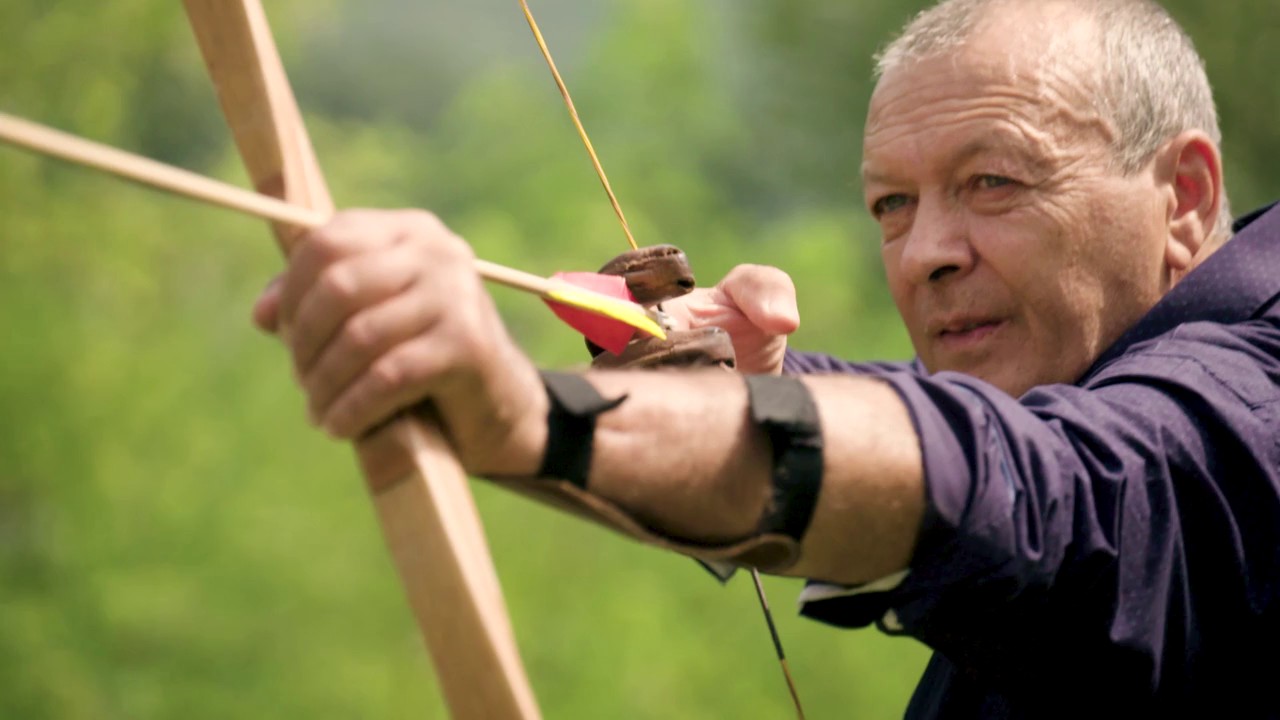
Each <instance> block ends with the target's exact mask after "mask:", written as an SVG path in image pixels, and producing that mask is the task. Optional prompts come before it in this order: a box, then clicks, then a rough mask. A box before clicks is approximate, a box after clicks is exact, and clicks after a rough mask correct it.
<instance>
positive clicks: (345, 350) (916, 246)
mask: <svg viewBox="0 0 1280 720" xmlns="http://www.w3.org/2000/svg"><path fill="white" fill-rule="evenodd" d="M1218 142H1219V135H1218V130H1217V121H1216V117H1215V112H1214V109H1213V103H1212V98H1211V96H1210V92H1209V89H1208V84H1207V81H1206V80H1205V77H1204V72H1203V68H1202V65H1201V62H1200V60H1199V58H1198V57H1197V56H1196V54H1195V51H1194V49H1193V48H1192V47H1191V45H1190V42H1189V41H1188V40H1187V39H1186V37H1185V35H1184V34H1183V33H1182V32H1181V30H1180V29H1178V28H1177V26H1176V25H1175V24H1174V23H1173V22H1172V21H1171V20H1170V19H1169V18H1168V16H1167V15H1166V14H1165V13H1164V12H1163V11H1162V10H1161V9H1160V8H1159V7H1158V6H1156V5H1154V4H1152V3H1149V2H1147V1H1146V0H1099V1H1090V0H1035V1H1032V0H950V2H943V3H942V4H940V5H939V6H937V7H935V8H934V9H932V10H930V11H928V12H926V13H924V14H922V15H921V16H920V17H918V18H916V19H915V20H914V21H913V22H912V24H911V25H909V26H908V28H907V29H906V31H905V32H904V34H903V35H902V37H901V38H899V39H898V40H897V41H896V42H895V43H893V44H892V45H891V46H890V47H889V48H888V50H886V52H885V53H884V54H883V55H882V57H881V61H880V79H879V83H878V85H877V87H876V90H875V93H874V96H873V98H872V102H871V107H870V110H869V114H868V118H867V125H866V133H865V141H864V157H863V177H864V187H865V193H866V201H867V207H868V209H869V210H870V212H871V213H872V214H873V215H874V216H875V217H876V219H877V220H878V221H879V223H880V225H881V228H882V232H883V256H884V262H885V269H886V273H887V275H888V279H889V286H890V289H891V291H892V293H893V297H894V301H895V303H896V304H897V306H898V309H899V311H900V313H901V315H902V317H903V320H904V322H905V323H906V326H907V329H908V331H909V333H910V336H911V339H912V342H913V344H914V346H915V349H916V351H917V353H918V356H919V357H918V362H917V363H915V364H913V365H910V366H905V365H903V366H895V365H884V364H881V365H852V364H848V363H843V362H840V361H838V360H835V359H833V358H828V357H824V356H819V355H808V354H801V353H794V352H788V353H786V355H785V360H784V354H783V349H784V347H785V342H784V336H785V334H786V333H787V332H789V331H790V330H791V329H792V328H793V327H794V325H795V322H796V316H795V314H794V300H793V296H792V294H791V292H790V287H789V284H788V282H787V281H786V279H785V278H784V277H781V276H779V275H778V274H777V272H776V271H772V270H768V269H764V268H751V267H746V268H740V269H739V270H737V271H735V272H734V273H732V274H731V275H730V276H729V277H728V278H726V281H725V282H724V283H722V285H721V286H720V287H719V288H718V289H717V290H716V291H714V292H712V293H709V294H703V295H700V296H697V297H695V298H693V299H692V300H690V301H689V302H688V303H687V304H686V307H685V310H686V311H687V312H686V315H687V318H688V319H689V322H691V323H694V324H696V322H698V321H697V320H696V318H699V317H707V316H710V315H719V316H721V317H722V318H723V317H728V318H729V325H730V326H731V330H732V331H733V333H734V338H735V343H736V344H737V346H738V348H739V351H740V353H741V354H742V356H743V357H744V358H747V363H746V365H747V367H745V368H744V369H745V370H747V371H750V372H758V373H771V372H777V371H779V370H781V369H782V367H781V366H782V365H783V364H784V362H785V368H786V369H787V370H788V371H789V372H790V373H792V374H803V375H804V377H803V379H802V380H795V379H785V378H779V379H768V378H764V379H760V378H755V379H751V380H748V381H746V382H744V380H743V379H742V378H740V377H736V376H732V375H729V374H727V373H723V372H702V373H698V372H687V373H671V372H666V373H634V372H633V373H628V372H612V373H606V372H592V373H588V374H587V375H586V376H585V378H586V381H587V391H589V390H590V389H591V388H594V389H595V391H598V393H599V395H600V396H602V397H603V398H615V399H616V398H623V397H625V400H623V401H622V402H621V403H620V404H617V405H616V406H612V404H610V403H605V402H600V403H598V404H597V405H596V406H595V407H590V408H588V409H585V410H584V409H583V407H585V406H584V405H583V404H582V403H581V402H578V401H576V400H574V399H573V398H572V397H569V396H570V395H572V393H573V392H578V391H582V390H583V386H582V384H581V383H579V384H576V385H575V384H574V383H572V382H569V383H568V386H569V387H570V390H565V387H566V385H565V381H564V379H563V378H560V379H555V378H552V379H548V380H547V381H546V382H547V388H548V389H546V390H544V384H543V379H542V378H540V376H539V373H538V372H537V370H536V369H535V368H534V367H533V365H532V364H531V363H530V361H529V360H528V359H527V358H526V357H525V356H524V355H523V354H522V353H521V352H520V351H519V350H518V349H517V348H516V347H515V346H514V344H513V343H512V342H511V341H510V340H509V339H508V337H507V335H506V333H505V331H504V329H503V327H502V323H501V321H500V320H499V318H498V316H497V315H496V313H495V312H494V309H493V306H492V303H491V302H490V301H489V298H488V297H487V295H485V293H484V290H483V289H482V287H481V286H480V282H479V280H478V279H477V278H476V277H475V275H474V273H473V272H471V270H470V266H469V262H470V259H471V254H470V250H469V249H468V248H467V246H466V245H465V244H464V243H463V242H462V241H461V240H459V239H458V238H456V237H454V236H452V235H451V234H450V233H449V231H448V230H447V229H446V228H445V227H444V226H443V225H442V224H440V222H439V221H438V220H436V219H434V218H433V217H431V216H429V215H426V214H423V213H373V212H350V213H344V214H342V215H340V216H339V217H338V218H336V219H335V220H334V221H333V223H331V224H330V225H329V226H328V227H326V228H324V229H322V230H320V231H318V232H316V233H314V234H313V236H312V237H311V239H310V241H309V242H308V243H307V244H305V245H304V246H303V248H302V249H301V250H300V251H299V252H298V253H297V254H296V256H295V257H294V258H293V260H292V263H291V267H290V268H289V270H288V273H287V274H286V275H285V277H284V279H283V282H282V283H280V284H279V285H278V286H276V287H274V288H273V289H272V290H270V291H268V292H267V293H266V294H265V295H264V297H263V298H262V299H261V300H260V301H259V304H258V306H257V308H256V309H255V317H256V320H257V322H258V323H259V324H260V325H261V326H263V327H264V328H268V329H275V328H277V327H278V328H279V329H280V332H281V334H282V335H283V337H284V340H285V341H286V343H287V344H288V346H289V348H290V349H291V351H292V353H293V356H294V359H295V365H296V369H297V373H298V377H299V379H300V382H301V384H302V386H303V388H304V389H305V391H306V392H307V394H308V397H309V400H310V408H311V412H312V415H313V418H314V420H315V421H316V422H317V423H318V424H320V425H322V426H323V427H324V428H325V429H326V430H328V431H329V432H330V433H332V434H333V435H335V436H338V437H346V438H350V437H356V436H359V435H360V434H361V433H363V432H364V431H366V430H367V429H369V428H370V427H372V426H374V425H376V424H377V423H379V422H380V421H382V420H383V419H385V418H386V417H388V416H390V415H391V414H393V413H394V412H396V411H398V410H400V409H402V408H405V407H409V406H412V405H414V404H415V403H418V402H422V401H423V400H429V401H430V402H432V403H434V405H435V406H436V408H437V409H438V411H439V412H440V415H441V417H442V418H443V420H444V422H445V424H446V427H447V429H448V432H449V435H450V437H451V439H452V441H453V443H454V445H455V447H456V448H457V450H458V452H459V455H460V457H461V459H462V461H463V463H464V465H465V466H466V467H467V468H468V469H469V470H470V471H471V472H473V473H475V474H480V475H487V476H492V477H496V478H502V477H526V478H527V477H532V476H548V475H550V476H560V477H564V476H568V475H571V474H573V472H574V471H573V468H574V467H578V468H579V469H580V468H582V467H588V465H587V464H586V463H581V464H579V465H575V464H574V463H575V462H579V461H582V460H583V458H585V459H586V461H589V471H584V472H582V473H581V475H582V476H581V477H577V478H571V479H573V480H575V481H576V482H577V483H578V484H579V485H581V486H582V487H583V488H584V489H585V492H586V493H588V494H589V495H590V496H592V497H594V498H598V499H600V500H601V501H602V502H606V503H609V504H611V505H612V506H614V507H616V508H619V509H621V511H623V512H625V513H627V514H629V515H630V516H631V517H632V518H634V519H636V520H638V521H639V522H640V523H641V524H643V525H644V526H645V527H648V528H650V529H652V530H654V531H656V532H658V533H661V534H662V535H664V536H666V537H668V538H672V539H674V540H675V541H678V542H681V543H685V544H686V545H688V546H689V547H695V548H704V549H705V548H717V547H732V546H735V544H738V543H746V544H750V542H751V541H752V539H753V538H758V537H766V536H767V537H770V538H778V537H783V541H781V545H779V547H786V536H789V537H790V538H791V539H792V540H793V541H794V543H795V544H797V546H796V547H795V548H793V549H794V550H796V552H792V553H784V554H783V555H782V556H772V557H773V560H772V561H771V565H772V566H770V567H767V568H766V569H768V570H770V571H772V572H778V573H781V574H787V575H794V576H800V577H805V578H809V579H811V580H813V581H814V582H812V583H811V584H810V586H809V587H808V588H807V589H806V596H805V599H806V601H807V604H806V609H805V612H806V614H809V615H811V616H813V617H816V618H819V619H822V620H824V621H827V622H832V623H835V624H840V625H865V624H868V623H871V622H877V623H879V624H880V625H881V626H882V627H883V628H885V629H886V630H889V631H892V632H906V633H910V634H912V635H914V636H915V637H918V638H920V639H921V640H922V641H924V642H925V643H927V644H929V645H930V646H931V647H933V648H934V649H935V650H936V651H937V653H936V655H935V657H934V660H933V662H932V663H931V664H930V666H929V668H928V670H927V671H926V674H925V677H924V678H923V680H922V681H921V685H920V688H919V689H918V691H917V693H916V696H915V697H914V698H913V700H912V704H911V706H910V708H909V709H908V714H909V715H910V716H913V717H1045V716H1055V715H1077V714H1079V713H1080V712H1082V711H1091V712H1097V713H1102V714H1104V715H1113V714H1120V713H1130V712H1131V713H1136V714H1138V715H1140V716H1156V715H1162V714H1171V713H1178V714H1185V713H1188V712H1195V711H1205V710H1208V708H1214V710H1215V711H1217V712H1218V713H1225V714H1228V715H1233V716H1234V715H1239V714H1242V713H1244V712H1245V711H1246V710H1247V711H1248V713H1249V714H1254V715H1276V714H1277V713H1280V703H1278V702H1277V701H1275V700H1272V699H1271V698H1270V697H1269V693H1268V690H1269V688H1268V687H1267V683H1266V682H1265V680H1266V679H1267V678H1269V677H1270V675H1272V674H1273V673H1272V671H1271V670H1272V669H1273V668H1274V663H1268V662H1267V661H1265V660H1256V661H1255V660H1247V659H1246V658H1250V657H1254V658H1257V657H1261V658H1265V657H1269V656H1270V653H1269V650H1270V648H1271V643H1272V642H1273V641H1274V640H1276V639H1280V633H1278V632H1277V631H1278V629H1280V620H1277V616H1278V615H1280V608H1277V607H1276V596H1277V593H1278V592H1280V590H1278V588H1280V551H1278V550H1277V548H1280V443H1278V442H1277V440H1276V438H1277V437H1280V308H1277V307H1275V304H1274V300H1275V299H1276V298H1277V296H1278V295H1280V210H1277V211H1271V212H1268V213H1266V214H1263V215H1261V217H1258V218H1256V219H1254V220H1253V221H1252V222H1251V223H1250V224H1248V226H1247V227H1245V228H1244V229H1243V230H1241V231H1240V233H1239V235H1238V236H1237V237H1236V238H1234V239H1232V240H1231V241H1230V242H1228V239H1229V238H1230V236H1231V230H1230V225H1229V213H1228V210H1227V202H1226V198H1225V196H1224V192H1223V184H1222V169H1221V159H1220V154H1219V150H1218ZM699 304H701V307H696V306H698V305H699ZM575 388H576V390H575ZM589 394H590V393H589V392H588V395H589ZM578 399H579V400H580V399H581V398H578ZM586 405H590V403H587V404H586ZM813 412H816V419H815V417H814V416H812V415H811V413H813ZM565 418H569V424H568V425H565ZM574 423H576V424H574ZM584 423H585V424H584ZM593 424H594V428H595V431H594V436H592V435H591V433H590V432H575V433H568V432H566V427H570V428H574V429H576V430H579V431H581V430H583V428H586V430H588V431H589V430H590V428H591V427H592V425H593ZM815 425H816V426H818V427H815ZM818 429H820V438H819V437H818V433H817V430H818ZM815 453H817V455H818V457H817V462H815V457H814V454H815ZM566 455H567V456H569V461H567V462H566V461H565V456H566ZM819 489H820V492H819ZM749 557H750V556H747V555H741V556H739V559H740V560H744V559H749ZM779 557H782V558H783V559H781V560H780V559H778V558H779ZM744 561H745V560H744ZM1250 650H1253V651H1254V652H1252V653H1250V652H1249V651H1250Z"/></svg>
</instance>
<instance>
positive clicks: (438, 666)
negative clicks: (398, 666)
mask: <svg viewBox="0 0 1280 720" xmlns="http://www.w3.org/2000/svg"><path fill="white" fill-rule="evenodd" d="M184 3H185V5H186V9H187V16H188V18H189V19H190V21H191V26H192V28H193V29H194V31H195V35H196V39H197V41H198V43H199V45H200V50H201V52H202V54H203V55H204V59H205V64H206V65H207V66H208V69H209V74H210V75H211V76H212V78H213V81H214V84H215V86H216V88H217V92H218V98H219V101H220V103H221V105H222V110H223V113H224V114H225V115H226V119H227V124H228V125H229V126H230V128H231V132H232V134H233V136H234V138H235V142H236V145H237V146H238V147H239V150H240V155H241V157H242V158H243V160H244V163H245V167H246V168H247V169H248V171H249V176H250V178H251V179H252V181H253V183H254V185H255V186H256V188H257V190H258V191H259V192H261V193H263V194H267V195H271V196H274V197H277V198H280V199H282V200H285V201H287V202H289V203H292V204H295V205H299V206H303V207H307V208H310V209H312V210H316V211H319V212H323V213H326V214H328V213H332V212H333V201H332V200H331V199H330V197H329V191H328V188H327V187H326V184H325V181H324V176H323V175H322V174H321V172H320V166H319V163H318V162H317V161H316V157H315V154H314V151H313V150H312V148H311V142H310V140H309V139H308V137H307V132H306V129H305V127H304V126H303V123H302V118H301V115H300V113H299V112H298V108H297V104H296V102H295V101H294V97H293V92H292V90H291V89H290V87H289V82H288V79H287V78H286V76H285V73H284V68H283V66H282V64H281V62H280V57H279V54H278V52H277V51H276V48H275V43H274V42H273V40H272V38H271V31H270V28H269V26H268V24H267V19H266V15H265V13H264V12H263V10H262V6H261V4H260V2H259V0H184ZM273 230H274V231H275V235H276V238H277V240H278V241H279V244H280V247H281V249H282V250H283V251H284V253H285V255H286V256H287V255H288V254H289V252H290V250H291V249H292V247H293V246H294V245H295V244H296V243H297V242H298V241H299V239H300V238H301V236H302V233H301V231H299V230H298V229H297V228H294V227H291V226H288V225H281V224H275V225H273ZM356 454H357V456H358V457H359V461H360V465H361V468H362V469H363V471H364V475H365V479H366V481H367V483H368V487H369V491H370V494H371V495H372V497H373V502H374V506H375V507H376V508H377V513H378V517H379V520H380V521H381V525H382V530H383V534H384V536H385V538H386V542H387V546H388V548H389V550H390V551H391V555H392V557H393V559H394V561H395V565H396V568H397V570H398V571H399V575H400V580H401V582H402V583H403V585H404V588H405V592H406V593H407V595H408V597H409V603H410V605H411V606H412V608H413V612H414V615H415V617H416V618H417V621H418V626H419V628H420V630H421V631H422V634H423V637H424V638H425V640H426V644H427V649H428V651H429V652H430V655H431V659H432V663H433V664H434V666H435V671H436V675H437V677H438V678H439V683H440V687H441V689H442V692H443V695H444V697H445V701H446V703H447V704H448V706H449V709H450V711H451V713H452V714H453V716H454V717H456V718H464V719H469V718H520V719H533V718H539V717H540V714H539V711H538V707H537V703H536V701H535V699H534V695H533V691H532V689H531V688H530V686H529V681H528V679H527V678H526V676H525V672H524V668H523V665H522V664H521V661H520V655H519V652H518V651H517V649H516V644H515V636H514V633H513V632H512V629H511V622H510V619H509V617H508V615H507V610H506V603H505V602H504V601H503V598H502V590H501V588H500V587H499V584H498V576H497V573H496V572H495V570H494V567H493V561H492V559H491V557H490V555H489V549H488V545H487V543H486V542H485V538H484V531H483V528H482V527H481V525H480V518H479V515H478V514H477V513H476V508H475V502H474V500H473V499H472V497H471V493H470V490H469V489H468V487H467V475H466V473H465V472H464V471H463V469H462V466H461V465H460V464H459V463H458V461H457V459H456V458H455V457H454V455H453V452H452V450H451V449H450V448H449V446H448V443H447V442H446V441H445V440H444V438H443V436H442V435H441V434H440V430H439V427H438V425H437V424H436V422H435V420H434V419H433V417H431V415H430V413H429V411H426V412H423V413H419V414H415V415H414V416H412V417H410V416H403V417H400V418H398V419H396V420H395V421H393V422H391V423H389V424H388V425H387V426H385V427H383V428H382V429H380V430H379V431H377V432H376V433H375V434H373V435H371V436H369V437H367V438H365V439H363V440H361V441H359V442H358V443H356ZM299 492H300V493H301V492H302V490H301V489H299Z"/></svg>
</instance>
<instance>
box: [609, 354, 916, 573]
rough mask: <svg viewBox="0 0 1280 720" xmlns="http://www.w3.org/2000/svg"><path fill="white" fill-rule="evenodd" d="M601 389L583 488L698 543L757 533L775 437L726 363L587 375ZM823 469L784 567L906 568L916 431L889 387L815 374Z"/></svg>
mask: <svg viewBox="0 0 1280 720" xmlns="http://www.w3.org/2000/svg"><path fill="white" fill-rule="evenodd" d="M589 379H590V381H591V382H592V384H593V385H595V387H596V388H597V389H598V390H599V391H600V392H601V394H603V395H604V396H606V397H616V396H618V395H621V394H626V395H628V399H627V401H626V402H624V403H623V404H622V405H621V406H619V407H618V408H616V409H614V410H611V411H609V412H607V413H605V414H603V415H601V416H600V418H599V421H598V425H597V430H596V437H595V445H594V449H593V459H592V469H591V474H590V478H589V482H588V487H589V488H590V490H591V491H592V492H593V493H595V494H597V495H600V496H601V497H603V498H605V499H607V500H610V501H611V502H614V503H616V504H617V505H619V506H621V507H622V508H624V509H626V510H627V511H628V512H630V513H632V514H633V515H634V516H635V517H637V518H638V519H640V520H641V521H642V522H644V523H645V524H647V525H649V526H650V527H652V528H654V529H655V530H657V531H660V532H662V533H665V534H667V535H670V536H672V537H676V538H682V539H685V540H689V541H693V542H698V543H709V544H714V543H724V542H728V541H733V540H739V539H742V538H744V537H747V536H749V535H751V534H753V533H754V532H755V531H756V529H757V525H758V523H759V521H760V518H761V517H762V515H763V514H764V512H765V509H766V505H767V504H768V503H769V501H770V498H771V496H772V477H771V460H770V458H771V447H770V443H769V440H768V438H767V437H766V435H765V433H764V431H763V430H762V429H760V428H759V427H757V426H756V425H755V424H754V423H753V422H752V421H751V420H750V416H749V411H748V403H747V392H746V386H745V384H744V383H743V381H742V378H741V377H739V376H736V375H733V374H731V373H725V372H721V371H708V372H697V373H665V372H664V373H637V372H620V373H592V374H590V376H589ZM804 382H805V383H806V384H807V385H808V386H809V387H810V389H811V390H812V393H813V397H814V400H815V403H816V405H817V408H818V412H819V417H820V420H821V423H822V429H823V436H824V455H823V457H824V465H825V472H824V477H823V482H822V489H821V492H820V494H819V497H818V502H817V505H816V508H815V510H814V515H813V519H812V522H811V524H810V526H809V530H808V532H807V534H806V535H805V537H804V540H803V545H802V554H801V558H800V560H799V562H798V563H797V564H796V565H794V566H792V567H790V568H787V569H786V570H785V571H784V572H785V574H788V575H798V576H804V577H812V578H820V579H824V580H828V581H833V582H845V583H854V582H862V581H867V580H873V579H876V578H879V577H883V576H885V575H888V574H890V573H892V572H895V571H897V570H901V569H903V568H905V567H906V566H907V563H908V562H909V560H910V557H911V551H912V547H913V544H914V541H915V536H916V532H917V530H918V528H919V525H920V518H921V515H922V512H923V506H924V490H923V480H922V471H921V459H920V448H919V441H918V439H917V437H916V434H915V431H914V429H913V427H912V424H911V420H910V418H909V416H908V413H907V411H906V408H905V407H904V406H903V404H902V402H901V401H900V399H899V398H898V396H897V394H896V393H895V392H894V391H893V390H892V389H890V388H889V387H888V386H886V385H884V384H882V383H880V382H877V381H874V380H868V379H864V378H857V377H834V376H826V377H810V378H806V379H805V381H804Z"/></svg>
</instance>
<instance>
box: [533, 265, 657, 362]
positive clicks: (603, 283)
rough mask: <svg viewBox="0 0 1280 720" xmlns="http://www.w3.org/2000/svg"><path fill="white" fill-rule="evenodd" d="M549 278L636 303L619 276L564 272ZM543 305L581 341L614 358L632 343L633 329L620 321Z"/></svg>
mask: <svg viewBox="0 0 1280 720" xmlns="http://www.w3.org/2000/svg"><path fill="white" fill-rule="evenodd" d="M551 277H552V279H555V280H560V281H562V282H565V283H568V284H569V285H574V286H576V287H580V288H583V289H584V290H591V291H593V292H598V293H600V294H601V295H608V296H609V297H613V298H618V299H619V300H626V301H627V302H635V297H634V296H632V295H631V291H630V290H628V289H627V281H626V280H624V279H622V278H621V277H620V276H618V275H601V274H600V273H589V272H564V273H556V274H555V275H552V276H551ZM544 302H546V303H547V306H548V307H550V308H551V312H553V313H555V314H556V315H557V316H558V317H559V318H560V319H561V320H563V321H565V323H566V324H568V325H569V327H571V328H573V329H574V330H577V331H578V332H580V333H582V335H583V337H585V338H586V339H588V340H590V341H591V342H593V343H595V344H596V345H599V346H600V347H602V348H604V349H605V350H608V351H609V352H611V353H613V354H614V355H618V354H620V353H621V352H622V351H623V350H624V349H626V347H627V343H628V342H630V341H631V338H632V336H633V335H635V333H636V329H635V328H633V327H631V326H630V325H628V324H626V323H624V322H622V321H620V320H614V319H613V318H610V317H605V316H603V315H597V314H595V313H592V312H587V311H586V310H582V309H580V308H576V307H570V306H568V305H562V304H560V303H558V302H554V301H552V300H544Z"/></svg>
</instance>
